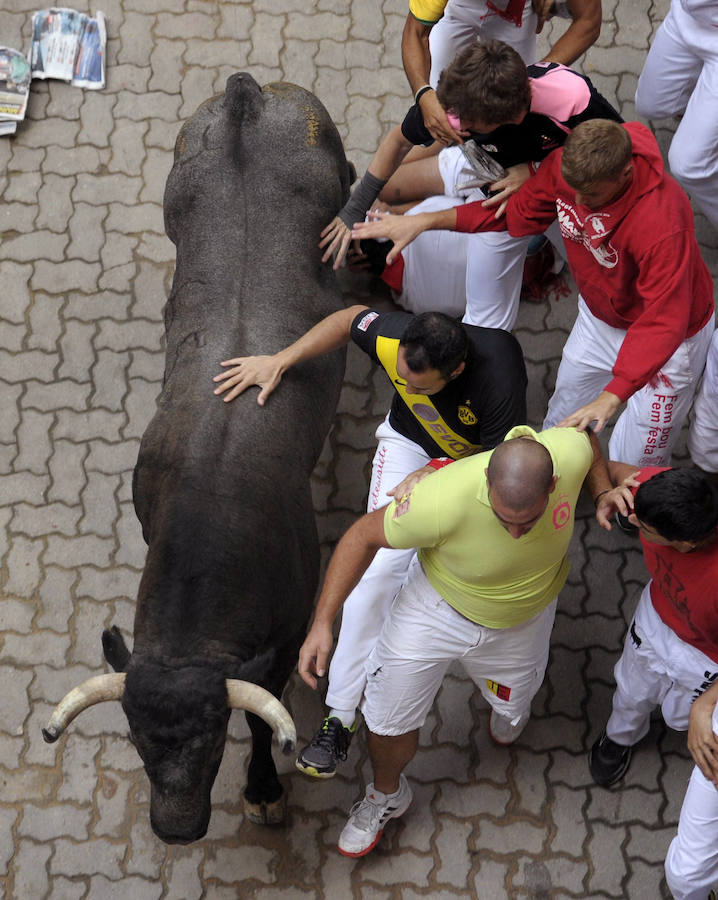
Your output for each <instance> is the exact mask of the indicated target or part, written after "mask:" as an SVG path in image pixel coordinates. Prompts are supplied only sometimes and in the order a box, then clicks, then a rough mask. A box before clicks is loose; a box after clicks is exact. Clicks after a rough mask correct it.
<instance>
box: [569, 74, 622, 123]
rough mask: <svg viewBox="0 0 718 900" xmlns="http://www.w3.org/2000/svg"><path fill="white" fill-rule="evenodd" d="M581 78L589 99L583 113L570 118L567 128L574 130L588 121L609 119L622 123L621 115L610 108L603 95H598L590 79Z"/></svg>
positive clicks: (583, 76)
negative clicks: (589, 95) (588, 93)
mask: <svg viewBox="0 0 718 900" xmlns="http://www.w3.org/2000/svg"><path fill="white" fill-rule="evenodd" d="M581 77H582V78H583V80H584V81H585V82H586V84H587V85H588V88H589V90H590V91H591V99H590V100H589V101H588V106H587V107H586V109H584V111H583V112H581V113H578V114H577V115H575V116H571V118H570V119H569V120H568V122H567V123H566V124H567V125H568V127H569V128H571V129H574V128H575V127H576V126H577V125H578V124H580V123H581V122H587V121H588V120H589V119H611V120H612V121H613V122H623V118H622V117H621V114H620V113H619V112H618V111H617V110H615V109H614V108H613V106H611V104H610V103H609V102H608V100H606V98H605V97H604V96H603V94H599V92H598V91H597V90H596V88H595V87H594V86H593V83H592V82H591V79H590V78H587V77H586V76H585V75H582V76H581Z"/></svg>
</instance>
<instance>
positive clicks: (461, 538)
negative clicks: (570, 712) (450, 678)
mask: <svg viewBox="0 0 718 900" xmlns="http://www.w3.org/2000/svg"><path fill="white" fill-rule="evenodd" d="M524 434H525V435H532V436H534V437H535V438H536V440H538V441H540V443H542V444H543V445H544V446H545V447H546V448H547V450H548V451H549V453H550V454H551V458H552V460H553V467H554V475H556V476H557V482H556V486H555V488H554V490H553V492H552V493H551V494H550V495H549V502H548V506H547V507H546V511H545V512H544V514H543V515H542V516H541V518H540V519H539V520H538V522H537V523H536V524H535V525H534V526H533V528H532V529H531V530H530V531H529V532H528V533H527V534H525V535H523V536H522V537H520V538H518V539H515V538H512V537H511V535H510V534H509V533H508V532H507V531H506V530H505V529H504V528H503V526H502V525H501V523H500V522H499V520H498V519H497V518H496V516H495V514H494V512H493V510H492V508H491V505H490V504H489V497H488V485H487V483H486V475H485V471H484V470H485V469H486V467H487V465H488V462H489V458H490V456H491V453H492V452H493V451H489V452H487V453H479V454H477V455H476V456H471V457H469V458H468V459H462V460H459V461H458V462H455V463H452V464H451V465H450V466H447V467H446V468H444V469H441V470H440V471H439V472H436V473H435V474H433V475H431V476H430V477H429V478H426V479H424V481H422V482H421V483H420V484H418V485H417V486H416V487H415V488H414V490H413V491H412V493H411V495H410V497H409V499H408V500H407V501H405V502H404V503H403V504H402V503H399V504H397V503H396V501H395V502H393V503H391V504H390V505H389V506H388V507H387V510H386V513H385V516H384V533H385V536H386V539H387V542H388V543H389V545H390V546H392V547H396V548H403V549H406V548H409V547H417V548H418V549H419V559H420V561H421V565H422V568H423V569H424V572H425V574H426V577H427V578H428V579H429V582H430V583H431V584H432V586H433V587H434V588H435V589H436V590H437V591H438V592H439V593H440V594H441V596H442V597H443V598H444V599H445V600H446V602H447V603H449V604H450V605H451V606H453V607H454V609H456V610H457V611H458V612H460V613H461V614H462V615H463V616H466V618H467V619H471V621H473V622H478V623H480V624H482V625H486V626H488V627H489V628H509V627H511V626H512V625H518V624H519V623H521V622H525V621H526V620H527V619H530V618H531V617H532V616H534V615H536V613H538V612H540V611H541V610H542V609H543V608H544V607H545V606H546V605H547V604H548V603H550V601H551V600H552V599H553V598H554V597H555V596H556V595H557V594H558V592H559V591H560V590H561V588H562V587H563V585H564V583H565V581H566V578H567V576H568V569H569V566H568V560H567V558H566V552H567V550H568V545H569V542H570V540H571V535H572V533H573V523H574V513H575V508H576V500H577V499H578V494H579V491H580V489H581V485H582V484H583V480H584V478H585V477H586V473H587V472H588V470H589V468H590V467H591V463H592V461H593V450H592V448H591V442H590V441H589V439H588V437H587V435H586V434H585V433H584V432H579V431H576V430H575V429H573V428H550V429H548V430H547V431H543V432H539V433H537V432H534V431H533V429H532V428H529V426H528V425H519V426H518V427H516V428H513V429H512V430H511V431H510V432H509V433H508V434H507V435H506V440H509V439H510V438H513V437H519V436H521V435H524Z"/></svg>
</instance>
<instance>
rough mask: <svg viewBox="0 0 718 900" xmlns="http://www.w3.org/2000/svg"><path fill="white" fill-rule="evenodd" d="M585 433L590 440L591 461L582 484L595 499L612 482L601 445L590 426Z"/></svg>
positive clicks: (608, 488)
mask: <svg viewBox="0 0 718 900" xmlns="http://www.w3.org/2000/svg"><path fill="white" fill-rule="evenodd" d="M586 433H587V434H588V438H589V440H590V441H591V449H592V450H593V462H592V463H591V468H590V469H589V470H588V474H587V475H586V480H585V482H584V484H585V486H586V490H587V491H588V492H589V494H590V495H591V497H592V498H593V499H595V498H596V497H597V496H598V495H599V494H602V493H603V492H604V491H610V490H611V488H612V487H613V482H612V481H611V476H610V474H609V471H608V466H607V464H606V458H605V457H604V455H603V451H602V450H601V445H600V443H599V441H598V438H597V437H596V435H595V434H594V433H593V432H592V431H591V429H590V428H589V429H587V431H586Z"/></svg>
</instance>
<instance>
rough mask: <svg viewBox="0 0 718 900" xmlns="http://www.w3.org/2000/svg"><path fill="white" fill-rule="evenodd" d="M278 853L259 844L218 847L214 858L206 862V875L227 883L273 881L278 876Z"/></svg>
mask: <svg viewBox="0 0 718 900" xmlns="http://www.w3.org/2000/svg"><path fill="white" fill-rule="evenodd" d="M276 862H277V857H276V854H275V853H273V852H272V851H270V850H266V849H265V848H263V847H259V846H257V845H250V844H244V845H242V846H240V847H237V848H234V847H233V848H231V849H230V848H229V847H217V850H216V852H215V854H213V858H212V859H207V860H206V861H205V864H204V877H205V878H216V879H217V880H218V881H223V882H225V883H226V884H233V883H236V882H238V881H248V880H249V879H256V880H257V881H260V882H264V883H265V884H267V883H270V884H271V883H273V882H274V881H276V876H275V875H274V873H273V869H274V867H275V866H276Z"/></svg>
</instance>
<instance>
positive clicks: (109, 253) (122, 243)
mask: <svg viewBox="0 0 718 900" xmlns="http://www.w3.org/2000/svg"><path fill="white" fill-rule="evenodd" d="M137 244H138V239H137V237H135V236H134V235H124V234H119V233H118V232H116V231H108V233H107V240H106V241H105V244H104V245H103V247H102V251H101V253H100V259H101V260H102V267H103V270H104V273H105V274H104V275H103V277H102V279H101V281H100V287H102V288H105V289H110V290H111V289H113V288H114V289H116V290H122V289H123V288H124V287H125V285H126V284H127V282H128V281H129V280H130V279H131V278H133V277H134V275H135V267H134V262H133V260H134V251H135V248H136V247H137ZM130 264H131V265H130Z"/></svg>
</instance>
